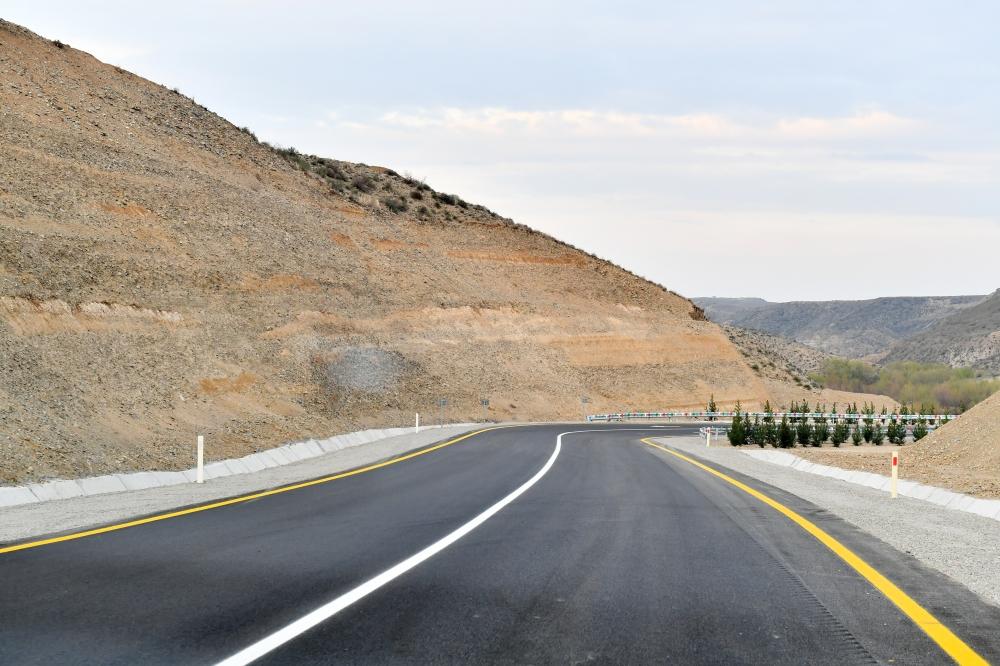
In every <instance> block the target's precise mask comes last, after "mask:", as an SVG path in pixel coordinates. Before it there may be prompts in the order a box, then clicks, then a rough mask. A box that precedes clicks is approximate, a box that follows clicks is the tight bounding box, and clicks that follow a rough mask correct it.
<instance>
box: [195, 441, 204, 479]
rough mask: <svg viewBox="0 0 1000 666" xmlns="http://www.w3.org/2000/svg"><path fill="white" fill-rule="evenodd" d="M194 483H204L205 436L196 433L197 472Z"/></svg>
mask: <svg viewBox="0 0 1000 666" xmlns="http://www.w3.org/2000/svg"><path fill="white" fill-rule="evenodd" d="M195 483H205V436H204V435H198V472H197V476H196V477H195Z"/></svg>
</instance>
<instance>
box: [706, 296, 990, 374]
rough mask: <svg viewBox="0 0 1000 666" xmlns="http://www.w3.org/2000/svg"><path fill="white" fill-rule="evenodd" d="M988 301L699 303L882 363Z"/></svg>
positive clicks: (711, 311)
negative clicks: (912, 341)
mask: <svg viewBox="0 0 1000 666" xmlns="http://www.w3.org/2000/svg"><path fill="white" fill-rule="evenodd" d="M987 298H988V297H987V296H906V297H885V298H875V299H870V300H863V301H791V302H787V303H772V302H768V301H763V300H761V299H754V298H695V299H692V300H693V301H694V302H695V304H696V305H698V306H699V307H701V308H702V309H704V311H705V314H706V315H707V316H708V318H709V319H710V320H712V321H714V322H716V323H720V324H730V325H733V326H738V327H740V328H748V329H754V330H759V331H764V332H766V333H771V334H773V335H780V336H782V337H786V338H789V339H791V340H795V341H797V342H800V343H802V344H805V345H809V346H810V347H814V348H816V349H820V350H822V351H825V352H827V353H830V354H836V355H838V356H845V357H848V358H869V359H873V360H878V359H881V358H882V357H885V356H887V355H888V354H889V353H890V350H892V348H893V347H894V346H895V345H896V344H897V343H899V342H900V341H902V340H906V339H908V338H911V337H913V336H915V335H917V334H919V333H922V332H924V331H927V330H928V329H931V328H932V327H934V326H935V325H936V324H938V323H939V322H942V321H944V320H946V319H948V318H949V317H951V316H953V315H956V314H958V313H960V312H962V311H964V310H967V309H969V308H973V307H974V306H976V305H978V304H980V303H982V302H983V301H985V300H986V299H987Z"/></svg>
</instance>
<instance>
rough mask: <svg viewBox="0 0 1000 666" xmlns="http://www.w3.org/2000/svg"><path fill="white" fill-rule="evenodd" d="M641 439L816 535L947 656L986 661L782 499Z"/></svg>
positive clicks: (961, 660) (965, 661)
mask: <svg viewBox="0 0 1000 666" xmlns="http://www.w3.org/2000/svg"><path fill="white" fill-rule="evenodd" d="M641 441H642V443H643V444H648V445H649V446H652V447H654V448H657V449H660V450H661V451H665V452H667V453H669V454H671V455H673V456H676V457H678V458H680V459H681V460H683V461H685V462H688V463H691V464H692V465H694V466H695V467H700V468H701V469H703V470H705V471H706V472H708V473H709V474H713V475H715V476H717V477H718V478H720V479H722V480H723V481H726V482H727V483H730V484H732V485H734V486H736V487H737V488H739V489H740V490H742V491H743V492H745V493H747V494H749V495H753V496H754V497H756V498H757V499H759V500H760V501H761V502H763V503H764V504H767V505H768V506H769V507H771V508H772V509H774V510H775V511H777V512H778V513H781V514H783V515H784V516H785V517H786V518H788V519H789V520H791V521H792V522H793V523H795V524H796V525H798V526H799V527H801V528H802V529H804V530H805V531H806V532H808V533H809V534H811V535H813V536H814V537H816V539H817V540H819V541H820V542H821V543H822V544H823V545H824V546H826V547H827V548H829V549H830V550H832V551H833V552H834V553H835V554H836V555H837V556H838V557H839V558H840V559H842V560H843V561H844V562H846V563H847V564H849V565H850V566H851V567H852V568H853V569H854V570H855V571H857V572H858V573H859V574H861V576H862V577H863V578H864V579H865V580H867V581H868V582H869V583H871V584H872V585H873V586H874V587H875V588H876V589H877V590H878V591H879V592H881V593H882V594H884V595H885V596H886V597H887V598H888V599H889V601H891V602H892V603H894V604H895V605H896V607H897V608H899V610H901V611H902V612H903V614H904V615H906V616H907V617H908V618H910V620H912V621H913V623H914V624H916V625H917V626H918V627H920V629H921V630H923V632H924V633H925V634H927V635H928V636H930V638H931V639H932V640H933V641H934V642H935V643H937V644H938V645H939V646H940V647H941V649H942V650H944V651H945V652H946V653H947V654H948V656H949V657H951V658H952V659H954V660H955V662H956V663H958V664H962V665H963V666H964V665H965V664H988V662H987V661H986V660H985V659H983V658H982V657H980V656H979V655H978V654H977V653H976V651H975V650H973V649H972V648H971V647H969V646H968V645H966V644H965V643H964V642H963V641H962V639H960V638H959V637H958V636H956V635H955V634H954V633H952V631H951V630H950V629H948V627H946V626H945V625H944V624H942V623H941V621H940V620H938V619H937V618H936V617H934V616H933V615H931V613H930V612H929V611H928V610H927V609H925V608H924V607H923V606H921V605H920V604H918V603H917V602H916V601H914V600H913V599H912V598H911V597H910V596H909V595H908V594H906V592H903V591H902V590H901V589H899V587H897V586H896V584H895V583H893V582H892V581H890V580H889V579H888V578H886V577H885V576H883V575H882V574H881V573H879V572H878V571H877V570H876V569H875V568H874V567H873V566H872V565H870V564H868V563H867V562H865V561H864V560H863V559H861V557H859V556H858V555H857V554H856V553H854V551H852V550H851V549H850V548H848V547H847V546H845V545H844V544H842V543H840V542H839V541H837V540H836V539H835V538H833V537H832V536H830V535H829V534H827V533H826V532H824V531H823V530H822V529H820V528H819V527H817V526H816V524H815V523H813V522H811V521H810V520H808V519H806V518H803V517H802V516H800V515H799V514H797V513H796V512H794V511H792V510H791V509H789V508H788V507H787V506H785V505H784V504H782V503H781V502H777V501H775V500H773V499H771V498H770V497H768V496H767V495H765V494H764V493H762V492H760V491H758V490H754V489H753V488H751V487H750V486H748V485H746V484H745V483H741V482H739V481H737V480H736V479H734V478H732V477H731V476H728V475H726V474H723V473H722V472H720V471H718V470H716V469H713V468H711V467H709V466H708V465H704V464H702V463H700V462H698V461H697V460H694V459H693V458H689V457H688V456H686V455H684V454H682V453H678V452H677V451H673V450H671V449H668V448H666V447H665V446H660V445H659V444H657V443H655V442H653V441H651V440H650V439H649V438H644V439H642V440H641Z"/></svg>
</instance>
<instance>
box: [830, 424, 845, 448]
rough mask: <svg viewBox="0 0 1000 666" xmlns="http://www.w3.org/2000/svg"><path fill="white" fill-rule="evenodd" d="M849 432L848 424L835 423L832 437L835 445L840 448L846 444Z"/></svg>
mask: <svg viewBox="0 0 1000 666" xmlns="http://www.w3.org/2000/svg"><path fill="white" fill-rule="evenodd" d="M849 430H850V429H849V428H848V427H847V424H846V423H835V424H834V425H833V434H832V435H831V436H830V439H831V440H832V441H833V445H834V446H836V447H840V445H841V444H843V443H844V442H846V441H847V436H848V432H849Z"/></svg>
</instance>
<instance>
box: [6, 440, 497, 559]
mask: <svg viewBox="0 0 1000 666" xmlns="http://www.w3.org/2000/svg"><path fill="white" fill-rule="evenodd" d="M510 427H512V426H494V427H492V428H483V429H482V430H476V431H475V432H470V433H466V434H464V435H462V436H460V437H456V438H454V439H450V440H448V441H446V442H441V443H440V444H435V445H434V446H429V447H427V448H426V449H420V450H418V451H413V452H411V453H407V454H405V455H402V456H399V457H398V458H392V459H390V460H383V461H382V462H380V463H375V464H374V465H368V466H366V467H359V468H358V469H353V470H351V471H349V472H341V473H339V474H333V475H331V476H324V477H322V478H319V479H313V480H311V481H303V482H302V483H296V484H293V485H290V486H282V487H280V488H272V489H271V490H263V491H260V492H257V493H251V494H250V495H241V496H239V497H230V498H229V499H225V500H221V501H219V502H213V503H211V504H203V505H201V506H195V507H191V508H190V509H181V510H180V511H171V512H169V513H161V514H157V515H155V516H148V517H146V518H139V519H137V520H130V521H127V522H124V523H115V524H114V525H105V526H104V527H97V528H94V529H92V530H84V531H82V532H74V533H72V534H64V535H63V536H57V537H51V538H48V539H40V540H38V541H29V542H27V543H19V544H15V545H13V546H6V547H2V548H0V555H2V554H3V553H12V552H14V551H17V550H27V549H28V548H38V547H39V546H47V545H48V544H52V543H60V542H62V541H73V540H74V539H82V538H84V537H89V536H95V535H97V534H105V533H107V532H114V531H117V530H123V529H125V528H127V527H136V526H138V525H146V524H148V523H155V522H158V521H161V520H167V519H168V518H178V517H180V516H187V515H189V514H192V513H199V512H201V511H208V510H209V509H218V508H220V507H223V506H229V505H231V504H239V503H240V502H247V501H249V500H255V499H259V498H261V497H268V496H269V495H277V494H279V493H287V492H288V491H290V490H298V489H299V488H308V487H309V486H316V485H319V484H321V483H329V482H330V481H336V480H337V479H343V478H346V477H348V476H356V475H358V474H364V473H365V472H370V471H372V470H375V469H379V468H381V467H388V466H389V465H395V464H396V463H400V462H403V461H404V460H410V459H411V458H416V457H417V456H422V455H424V454H426V453H430V452H432V451H437V450H438V449H443V448H444V447H446V446H451V445H452V444H457V443H458V442H461V441H462V440H465V439H468V438H470V437H474V436H476V435H480V434H482V433H484V432H489V431H490V430H498V429H500V428H510Z"/></svg>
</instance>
